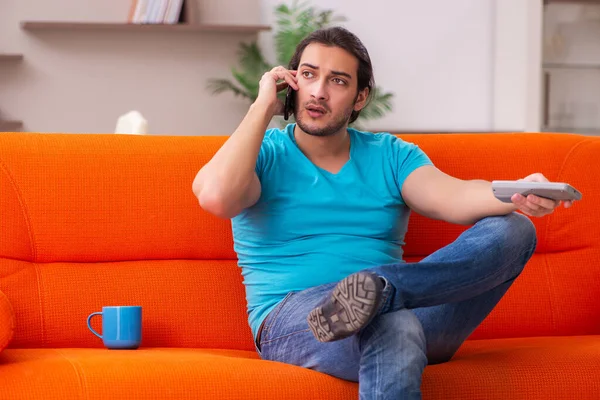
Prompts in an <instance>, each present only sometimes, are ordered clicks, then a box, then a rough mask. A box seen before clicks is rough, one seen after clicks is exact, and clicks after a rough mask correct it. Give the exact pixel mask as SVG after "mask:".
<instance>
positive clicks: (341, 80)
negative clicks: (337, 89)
mask: <svg viewBox="0 0 600 400" xmlns="http://www.w3.org/2000/svg"><path fill="white" fill-rule="evenodd" d="M333 81H334V82H335V83H337V84H338V85H345V84H346V81H344V80H343V79H340V78H333Z"/></svg>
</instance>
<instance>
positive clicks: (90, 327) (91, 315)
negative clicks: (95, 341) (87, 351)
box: [87, 312, 102, 339]
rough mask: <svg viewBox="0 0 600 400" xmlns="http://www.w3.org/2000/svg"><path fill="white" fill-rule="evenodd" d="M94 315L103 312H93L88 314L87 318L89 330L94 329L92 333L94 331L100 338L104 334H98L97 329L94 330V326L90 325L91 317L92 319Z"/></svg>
mask: <svg viewBox="0 0 600 400" xmlns="http://www.w3.org/2000/svg"><path fill="white" fill-rule="evenodd" d="M94 315H102V313H101V312H95V313H91V314H90V315H89V316H88V319H87V326H88V328H89V330H90V331H92V333H93V334H94V335H96V336H98V337H99V338H100V339H102V336H101V335H99V334H98V332H96V331H95V330H94V328H92V326H91V325H90V321H91V319H92V317H93V316H94Z"/></svg>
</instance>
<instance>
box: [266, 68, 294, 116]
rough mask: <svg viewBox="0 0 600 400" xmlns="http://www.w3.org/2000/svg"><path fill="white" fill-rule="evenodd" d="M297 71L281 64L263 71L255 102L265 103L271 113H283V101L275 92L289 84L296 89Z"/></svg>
mask: <svg viewBox="0 0 600 400" xmlns="http://www.w3.org/2000/svg"><path fill="white" fill-rule="evenodd" d="M296 73H297V71H292V70H288V69H286V68H284V67H282V66H278V67H275V68H273V69H272V70H270V71H268V72H265V73H264V75H263V76H262V78H261V79H260V82H259V86H258V96H257V98H256V102H260V103H262V104H265V105H266V107H268V109H269V111H270V112H271V113H272V114H273V115H281V114H283V107H284V105H283V103H282V102H281V100H279V99H278V98H277V93H279V92H280V91H282V90H284V89H287V87H288V86H291V87H292V89H294V90H298V81H297V78H296Z"/></svg>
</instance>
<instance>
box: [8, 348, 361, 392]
mask: <svg viewBox="0 0 600 400" xmlns="http://www.w3.org/2000/svg"><path fill="white" fill-rule="evenodd" d="M48 371H52V373H51V374H49V373H48ZM355 386H356V385H355V384H354V383H351V382H347V381H343V380H340V379H337V378H333V377H331V376H328V375H325V374H321V373H318V372H315V371H311V370H308V369H304V368H299V367H295V366H292V365H286V364H281V363H276V362H271V361H262V360H259V358H258V355H257V354H256V352H254V351H245V350H207V349H174V348H151V349H148V348H146V349H144V348H140V349H138V350H129V351H128V350H125V351H123V350H106V349H71V348H68V349H7V350H5V351H4V352H2V353H0V388H2V393H1V394H0V398H2V399H4V398H6V399H12V400H19V399H28V400H29V399H42V398H43V399H57V400H58V399H60V400H64V399H90V400H93V399H100V398H102V399H131V400H135V399H153V400H154V399H177V400H180V399H210V400H213V399H232V400H233V399H261V400H263V399H311V400H313V399H332V400H336V399H339V400H345V399H349V398H356V397H357V394H356V387H355ZM324 391H325V392H324ZM324 393H325V394H324ZM3 396H6V397H3Z"/></svg>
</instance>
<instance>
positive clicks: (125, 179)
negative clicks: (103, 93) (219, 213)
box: [0, 133, 600, 399]
mask: <svg viewBox="0 0 600 400" xmlns="http://www.w3.org/2000/svg"><path fill="white" fill-rule="evenodd" d="M402 138H403V139H405V140H407V141H410V142H413V143H416V144H418V145H419V146H420V147H421V148H422V149H423V150H424V151H425V152H426V153H427V154H428V155H429V156H430V157H431V159H432V160H433V162H434V163H435V164H436V165H437V166H438V167H439V168H440V169H442V170H443V171H445V172H447V173H449V174H451V175H454V176H457V177H459V178H463V179H475V178H477V179H487V180H493V179H518V178H522V177H524V176H526V175H528V174H530V173H532V172H542V173H544V174H545V175H546V176H547V177H548V178H549V179H550V180H553V181H566V182H569V183H571V184H572V185H574V186H575V187H576V188H578V189H579V190H580V191H581V192H582V193H583V201H581V202H578V203H577V204H575V206H574V207H573V208H572V209H569V210H565V209H558V210H557V211H556V212H555V213H554V214H553V215H551V216H548V217H545V218H535V219H533V221H534V223H535V226H536V229H537V234H538V247H537V249H536V254H535V255H534V256H533V258H532V259H531V261H530V262H529V263H528V265H527V266H526V268H525V271H524V272H523V274H522V275H521V276H520V277H519V278H518V279H517V280H516V282H515V284H514V285H513V286H512V288H511V289H510V290H509V292H508V293H507V295H506V296H505V297H504V298H503V299H502V301H501V302H500V304H499V305H498V307H496V309H494V311H493V312H492V313H491V315H490V316H489V317H488V318H487V319H486V320H485V321H484V322H483V324H482V325H481V326H480V327H479V328H478V329H477V330H476V331H475V332H474V333H473V335H472V337H471V338H470V340H468V341H467V342H466V343H465V345H464V346H463V347H462V348H461V350H460V351H459V353H458V354H457V355H456V356H455V358H454V359H453V360H452V361H450V362H448V363H445V364H440V365H431V366H428V367H427V369H426V371H425V378H424V383H423V391H424V397H425V398H426V399H452V398H473V399H479V398H498V399H506V398H511V399H521V398H522V399H525V398H528V399H529V398H548V399H566V398H574V396H575V397H576V398H582V399H586V398H590V399H591V398H597V397H593V396H597V393H598V392H599V391H600V388H599V387H598V385H599V383H598V382H600V379H595V380H594V378H595V377H598V376H600V354H599V352H600V307H598V306H597V304H598V299H599V298H600V278H599V277H600V219H599V218H598V217H597V215H598V213H597V212H596V210H595V207H596V205H597V204H600V185H598V183H597V181H596V177H597V176H599V175H600V164H599V163H598V162H597V160H596V159H597V157H598V154H600V138H594V137H586V136H580V135H567V134H550V133H531V134H524V133H515V134H488V135H485V134H456V135H446V134H414V135H409V134H406V135H402ZM225 140H226V138H225V137H216V136H215V137H188V136H165V137H162V136H132V135H112V134H111V135H97V134H37V133H6V134H2V135H0V291H1V292H0V297H1V293H4V294H5V295H6V298H7V299H8V302H5V304H8V305H9V306H10V309H11V310H13V311H14V322H13V324H14V325H13V326H14V329H13V330H14V334H13V337H12V341H10V343H9V344H8V348H7V349H5V350H4V351H3V352H2V353H0V399H4V398H10V399H19V398H27V399H36V398H53V397H52V396H54V397H56V398H61V399H70V398H73V399H80V398H89V399H95V398H101V397H116V398H173V399H179V398H184V397H186V398H209V397H210V398H222V399H226V398H231V399H233V398H241V397H243V398H256V399H265V398H309V397H310V398H329V399H336V398H355V397H356V384H353V383H349V382H344V381H341V380H337V379H335V378H332V377H328V376H325V375H323V374H319V373H316V372H314V371H307V370H303V369H300V368H296V367H292V366H286V365H283V364H280V363H270V362H265V361H261V360H259V359H258V358H257V356H256V354H255V352H254V345H253V342H252V338H251V334H250V329H249V328H248V325H247V320H246V313H245V306H246V303H245V296H244V287H243V284H242V277H241V274H240V270H239V268H238V267H237V265H236V257H235V253H234V252H233V246H232V245H233V243H232V237H231V229H230V228H231V227H230V223H229V222H228V221H224V220H220V219H218V218H216V217H213V216H211V215H210V214H208V213H206V212H204V211H203V210H202V209H201V208H200V207H199V205H198V202H197V200H196V199H195V197H194V195H193V193H192V190H191V184H192V181H193V178H194V176H195V174H196V172H197V171H198V170H199V169H200V168H201V166H202V165H204V163H206V162H207V161H208V160H209V159H210V158H211V156H212V155H213V154H214V153H215V152H216V151H217V149H218V148H219V146H220V145H221V144H222V143H223V142H224V141H225ZM466 228H467V227H464V226H456V225H451V224H447V223H444V222H441V221H433V220H429V219H427V218H424V217H422V216H420V215H417V214H414V215H413V216H412V217H411V220H410V224H409V232H408V234H407V237H406V242H407V245H406V247H405V256H406V260H407V261H417V260H419V259H421V258H422V257H424V256H426V255H428V254H430V253H431V252H433V251H435V250H437V249H439V248H441V247H442V246H444V245H446V244H448V243H450V242H451V241H452V240H454V239H455V238H456V237H457V236H458V235H459V234H460V233H461V232H462V231H463V230H464V229H466ZM127 304H130V305H141V306H143V309H144V311H143V342H142V347H141V348H140V349H139V350H136V351H107V350H105V349H104V348H103V345H102V342H101V340H100V339H98V338H97V337H95V336H94V335H93V334H91V332H89V331H88V329H87V326H86V317H87V316H88V315H89V314H90V313H92V312H94V311H101V307H102V306H107V305H127ZM11 313H12V311H11ZM6 315H7V314H6V310H4V311H3V308H2V301H1V298H0V323H2V321H3V319H2V318H3V316H6ZM93 324H95V326H94V328H95V329H97V330H100V319H96V320H93ZM3 326H4V325H0V348H2V346H1V345H2V332H3ZM7 342H8V341H7ZM48 370H52V371H53V374H44V373H43V371H48ZM38 372H39V373H38ZM559 372H560V374H562V375H560V374H559ZM452 396H455V397H452ZM586 396H587V397H586Z"/></svg>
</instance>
